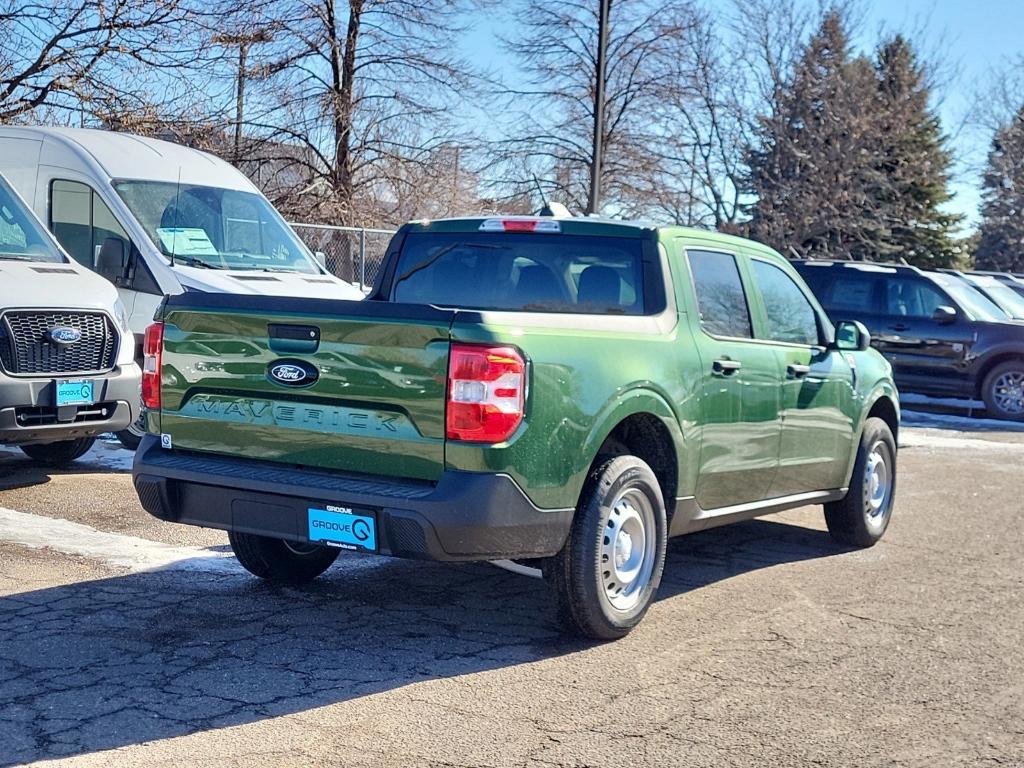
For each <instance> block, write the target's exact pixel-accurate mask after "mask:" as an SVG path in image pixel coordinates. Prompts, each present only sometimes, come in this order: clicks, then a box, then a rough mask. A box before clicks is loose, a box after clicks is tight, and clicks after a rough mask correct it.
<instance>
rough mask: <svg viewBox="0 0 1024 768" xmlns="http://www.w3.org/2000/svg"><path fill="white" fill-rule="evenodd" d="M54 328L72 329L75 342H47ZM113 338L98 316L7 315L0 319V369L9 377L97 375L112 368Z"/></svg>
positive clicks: (109, 326) (110, 326)
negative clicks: (76, 335)
mask: <svg viewBox="0 0 1024 768" xmlns="http://www.w3.org/2000/svg"><path fill="white" fill-rule="evenodd" d="M54 328H74V329H75V330H77V331H79V332H81V334H82V337H81V339H79V340H78V341H76V342H74V343H72V344H67V345H61V344H57V343H56V342H54V341H51V340H50V337H49V332H50V331H51V330H52V329H54ZM116 354H117V334H116V332H115V331H114V326H113V323H112V322H111V321H110V318H108V317H107V316H106V315H104V314H103V313H101V312H31V311H9V312H6V313H4V314H3V316H2V317H0V366H3V369H4V370H5V371H6V372H7V373H9V374H11V375H13V376H36V375H48V374H78V373H101V372H106V371H109V370H111V369H112V368H113V367H114V359H115V355H116Z"/></svg>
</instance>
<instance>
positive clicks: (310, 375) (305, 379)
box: [267, 360, 320, 387]
mask: <svg viewBox="0 0 1024 768" xmlns="http://www.w3.org/2000/svg"><path fill="white" fill-rule="evenodd" d="M267 376H269V377H270V380H271V381H273V382H275V383H276V384H284V385H285V386H286V387H308V386H310V385H311V384H314V383H315V382H316V380H317V379H319V378H320V371H318V370H317V368H316V366H315V365H310V364H309V363H307V362H305V361H303V360H276V361H275V362H273V363H271V364H270V366H269V367H268V368H267Z"/></svg>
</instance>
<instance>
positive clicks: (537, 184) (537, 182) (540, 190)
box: [530, 173, 548, 208]
mask: <svg viewBox="0 0 1024 768" xmlns="http://www.w3.org/2000/svg"><path fill="white" fill-rule="evenodd" d="M530 175H531V176H533V184H534V186H535V187H537V194H538V195H540V201H541V202H542V203H544V208H547V207H548V196H547V195H545V194H544V187H542V186H541V185H540V179H538V178H537V174H536V173H533V174H530Z"/></svg>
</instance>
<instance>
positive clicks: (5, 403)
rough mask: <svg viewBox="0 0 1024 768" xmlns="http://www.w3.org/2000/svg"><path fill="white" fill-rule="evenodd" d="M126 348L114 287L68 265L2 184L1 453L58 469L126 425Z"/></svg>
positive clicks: (133, 386)
mask: <svg viewBox="0 0 1024 768" xmlns="http://www.w3.org/2000/svg"><path fill="white" fill-rule="evenodd" d="M134 346H135V345H134V344H133V343H132V338H131V332H130V331H129V329H128V318H127V314H126V312H125V309H124V306H123V305H122V304H121V302H120V300H119V299H118V298H117V291H115V290H114V286H112V285H111V284H110V283H108V282H107V281H106V280H104V279H103V278H101V277H99V276H98V275H95V274H93V273H92V272H89V271H88V270H87V269H84V268H83V267H81V266H79V265H77V264H75V263H74V262H73V261H71V260H70V259H69V258H68V257H67V255H65V254H64V253H63V252H62V251H61V248H60V246H59V245H58V244H57V243H56V241H54V239H53V238H52V237H51V236H50V234H49V233H48V232H47V231H46V228H45V227H43V225H42V224H41V223H40V222H39V221H38V220H37V219H36V218H35V217H34V216H33V215H32V212H31V211H30V210H29V208H28V206H27V205H25V203H24V201H22V200H21V199H20V198H19V197H18V196H17V194H16V193H15V192H14V190H13V189H12V188H11V186H10V185H9V184H8V183H7V181H6V180H5V179H4V178H3V176H0V444H3V445H16V446H18V447H19V448H21V450H22V451H24V452H25V453H26V454H27V455H28V456H30V457H31V458H33V459H36V460H37V461H41V462H44V463H48V464H65V463H67V462H70V461H73V460H75V459H77V458H79V457H80V456H82V455H83V454H84V453H86V452H87V451H88V450H89V448H90V447H91V446H92V444H93V441H94V440H95V439H96V435H98V434H100V433H103V432H109V431H110V430H117V429H123V428H124V427H126V426H128V425H129V424H131V423H132V421H134V420H135V418H136V415H137V414H136V409H137V408H138V400H139V384H140V379H141V371H140V370H139V367H138V366H137V365H136V364H135V355H134Z"/></svg>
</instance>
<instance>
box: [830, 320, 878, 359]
mask: <svg viewBox="0 0 1024 768" xmlns="http://www.w3.org/2000/svg"><path fill="white" fill-rule="evenodd" d="M870 346H871V334H870V333H869V332H868V329H867V328H865V327H864V323H861V322H858V321H857V320H840V321H839V322H838V323H836V340H835V348H836V349H839V350H843V351H845V352H863V351H864V350H865V349H867V348H868V347H870Z"/></svg>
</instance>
